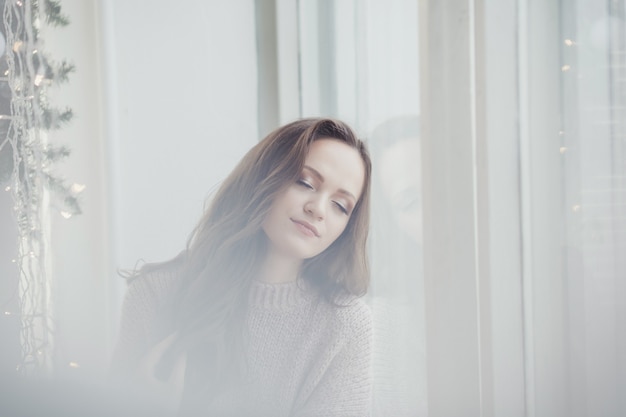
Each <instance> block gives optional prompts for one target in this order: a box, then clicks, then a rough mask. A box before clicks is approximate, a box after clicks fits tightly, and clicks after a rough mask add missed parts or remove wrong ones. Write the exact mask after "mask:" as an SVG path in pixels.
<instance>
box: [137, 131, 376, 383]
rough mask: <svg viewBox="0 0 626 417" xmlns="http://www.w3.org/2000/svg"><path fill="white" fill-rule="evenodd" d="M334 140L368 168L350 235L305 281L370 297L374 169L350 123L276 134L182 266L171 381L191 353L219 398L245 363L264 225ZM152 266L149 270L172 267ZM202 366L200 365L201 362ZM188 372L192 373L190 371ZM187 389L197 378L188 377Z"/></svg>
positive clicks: (163, 366) (223, 200) (222, 191)
mask: <svg viewBox="0 0 626 417" xmlns="http://www.w3.org/2000/svg"><path fill="white" fill-rule="evenodd" d="M321 138H333V139H336V140H339V141H342V142H345V143H346V144H347V145H349V146H351V147H352V148H354V149H356V150H357V151H358V152H359V154H360V155H361V158H362V159H363V163H364V166H365V181H364V185H363V190H362V192H361V197H360V199H359V201H358V202H357V204H356V206H355V208H354V210H353V212H352V215H351V217H350V219H349V221H348V224H347V226H346V229H345V230H344V232H343V233H342V234H341V236H340V237H339V238H338V239H337V240H336V241H335V242H333V243H332V244H331V246H329V247H328V248H327V249H326V250H325V251H324V252H322V253H321V254H319V255H317V256H315V257H313V258H311V259H307V260H305V261H304V262H303V265H302V274H301V275H302V277H303V279H306V280H308V281H309V282H310V283H311V284H312V286H313V287H315V288H317V289H318V290H319V291H320V293H321V294H322V295H323V296H324V298H326V299H327V300H328V301H330V302H334V301H335V300H336V299H337V296H338V295H340V294H342V293H344V294H345V293H348V294H354V295H363V294H364V293H365V292H366V290H367V287H368V284H369V266H368V261H367V247H366V246H367V243H366V241H367V235H368V228H369V199H370V177H371V162H370V158H369V155H368V152H367V150H366V148H365V146H364V144H363V142H362V141H360V140H359V139H357V137H356V135H355V134H354V132H353V131H352V130H351V129H350V128H349V127H348V126H347V125H346V124H344V123H342V122H340V121H337V120H332V119H302V120H298V121H295V122H292V123H290V124H287V125H285V126H283V127H280V128H278V129H276V130H275V131H273V132H271V133H270V134H269V135H268V136H267V137H265V138H264V139H263V140H262V141H260V142H259V143H258V144H257V145H256V146H254V147H253V148H252V149H251V150H250V151H248V153H247V154H246V155H245V156H244V157H243V159H242V160H241V161H240V162H239V164H238V165H237V166H236V167H235V169H234V170H233V171H232V173H231V174H230V175H229V176H228V177H227V178H226V180H225V181H224V182H223V184H222V185H221V187H220V188H219V190H218V191H217V193H216V194H215V196H214V197H213V199H212V202H211V204H210V206H209V208H208V210H207V211H206V213H205V214H204V216H203V217H202V219H201V220H200V222H199V223H198V225H197V226H196V228H195V229H194V231H193V233H192V235H191V237H190V239H189V241H188V244H187V248H186V250H185V251H183V252H182V253H181V254H180V255H179V256H178V257H177V258H175V259H174V260H173V261H171V262H169V263H167V264H170V263H179V264H181V265H182V266H181V274H182V284H181V286H180V289H179V290H178V292H177V293H176V294H174V297H173V299H172V304H171V327H170V331H176V332H177V335H178V337H177V339H176V342H175V343H174V344H173V346H172V348H171V349H170V350H169V352H166V354H165V355H164V357H163V359H162V360H161V362H160V364H159V366H158V367H157V373H160V374H161V375H162V376H166V375H168V374H169V372H170V370H171V366H172V363H173V360H174V359H175V358H176V356H177V355H179V354H180V353H181V352H187V357H188V363H189V360H190V358H193V357H194V355H193V352H197V358H200V357H201V358H202V360H201V362H202V364H199V363H194V373H195V374H196V375H197V378H196V382H199V383H200V384H201V385H202V386H203V387H204V388H210V389H211V390H212V391H214V390H215V389H216V388H218V387H217V385H218V384H220V385H221V383H222V382H223V381H224V380H225V378H227V377H228V376H230V375H234V374H236V373H237V372H233V369H232V368H233V366H234V365H236V364H237V363H242V362H243V361H245V355H243V349H244V347H245V340H244V339H245V337H244V335H245V316H246V312H247V309H246V304H247V302H248V298H247V297H248V291H249V287H250V285H251V282H252V281H253V280H254V279H255V277H256V274H257V273H258V270H259V267H260V265H261V263H262V261H263V260H264V256H265V253H266V252H265V251H266V239H267V238H266V236H265V234H264V232H263V230H262V227H261V226H262V223H263V221H264V219H265V217H266V215H267V213H268V211H269V210H270V208H271V205H272V202H273V201H274V199H275V198H276V197H277V196H278V195H279V194H280V193H282V192H283V191H284V190H285V189H286V188H287V187H288V186H289V185H290V184H293V183H294V182H295V181H297V180H298V177H299V175H301V172H302V169H303V166H304V161H305V158H306V156H307V154H308V152H309V148H310V146H311V144H312V143H313V142H314V141H315V140H317V139H321ZM167 264H161V265H158V266H154V265H153V266H151V265H146V266H145V267H144V268H143V269H142V270H141V271H140V274H142V273H143V272H148V271H150V270H154V269H158V268H162V267H167ZM198 361H200V360H199V359H198ZM187 369H188V371H189V369H190V367H189V366H188V367H187ZM186 380H187V381H186V389H187V382H188V381H189V378H187V377H186Z"/></svg>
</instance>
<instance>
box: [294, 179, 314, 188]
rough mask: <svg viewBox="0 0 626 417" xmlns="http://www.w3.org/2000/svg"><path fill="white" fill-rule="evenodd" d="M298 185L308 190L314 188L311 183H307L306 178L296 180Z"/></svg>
mask: <svg viewBox="0 0 626 417" xmlns="http://www.w3.org/2000/svg"><path fill="white" fill-rule="evenodd" d="M296 182H297V183H298V184H299V185H301V186H303V187H306V188H308V189H309V190H314V189H315V188H314V187H313V185H312V184H311V183H309V182H308V181H306V180H298V181H296Z"/></svg>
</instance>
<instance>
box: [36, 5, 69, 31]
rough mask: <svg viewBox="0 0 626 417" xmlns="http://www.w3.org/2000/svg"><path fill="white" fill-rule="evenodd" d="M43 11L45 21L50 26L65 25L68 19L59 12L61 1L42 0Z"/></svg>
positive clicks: (67, 23)
mask: <svg viewBox="0 0 626 417" xmlns="http://www.w3.org/2000/svg"><path fill="white" fill-rule="evenodd" d="M43 5H44V12H45V14H46V22H47V23H49V24H50V25H52V26H67V25H69V24H70V19H69V18H68V17H67V16H66V15H63V14H61V3H60V2H59V1H56V0H44V2H43Z"/></svg>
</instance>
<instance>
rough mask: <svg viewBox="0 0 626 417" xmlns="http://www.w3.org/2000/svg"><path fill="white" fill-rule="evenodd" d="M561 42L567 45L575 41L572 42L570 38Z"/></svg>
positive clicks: (571, 44)
mask: <svg viewBox="0 0 626 417" xmlns="http://www.w3.org/2000/svg"><path fill="white" fill-rule="evenodd" d="M563 42H564V43H565V45H567V46H573V45H574V43H575V42H574V41H573V40H571V39H565V40H564V41H563Z"/></svg>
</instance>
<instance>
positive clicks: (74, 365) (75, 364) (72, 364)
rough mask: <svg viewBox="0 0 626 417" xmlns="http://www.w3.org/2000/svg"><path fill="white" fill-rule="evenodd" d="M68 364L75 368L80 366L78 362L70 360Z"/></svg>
mask: <svg viewBox="0 0 626 417" xmlns="http://www.w3.org/2000/svg"><path fill="white" fill-rule="evenodd" d="M68 365H69V367H70V368H74V369H76V368H79V367H80V366H79V365H78V364H77V363H76V362H70V363H69V364H68Z"/></svg>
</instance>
